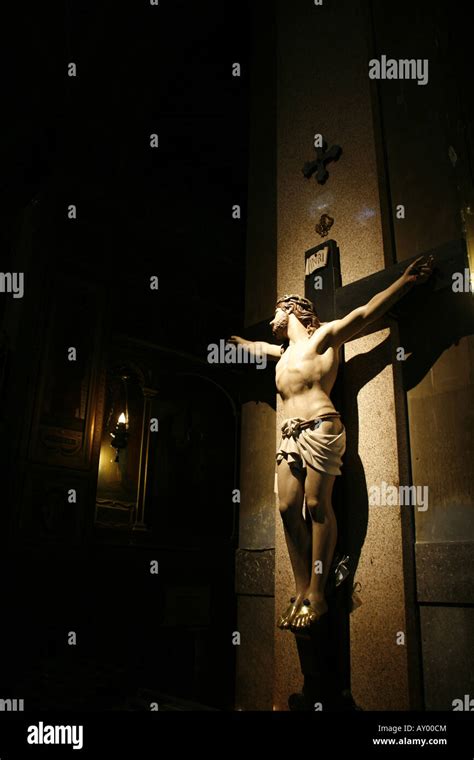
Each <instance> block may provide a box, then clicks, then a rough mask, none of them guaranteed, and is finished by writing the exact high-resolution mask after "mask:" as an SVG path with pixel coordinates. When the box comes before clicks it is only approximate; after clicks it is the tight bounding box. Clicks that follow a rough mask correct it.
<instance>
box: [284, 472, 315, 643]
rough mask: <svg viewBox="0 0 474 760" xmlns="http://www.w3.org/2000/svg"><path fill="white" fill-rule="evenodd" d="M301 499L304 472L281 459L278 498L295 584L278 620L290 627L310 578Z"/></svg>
mask: <svg viewBox="0 0 474 760" xmlns="http://www.w3.org/2000/svg"><path fill="white" fill-rule="evenodd" d="M303 499H304V485H303V474H302V473H300V472H295V471H293V470H292V469H291V468H290V466H289V465H288V463H287V462H286V461H285V460H284V459H283V460H282V461H281V462H280V463H279V465H278V501H279V507H280V514H281V517H282V521H283V529H284V531H285V539H286V545H287V547H288V553H289V555H290V561H291V567H292V569H293V575H294V577H295V586H296V591H295V595H294V596H293V597H291V600H290V606H289V607H288V609H287V610H285V612H284V613H283V614H282V615H281V616H280V618H279V620H278V623H277V625H278V627H279V628H283V629H288V628H290V626H291V623H292V621H293V618H294V617H295V615H296V613H297V612H298V609H299V607H300V605H301V603H302V601H303V599H304V597H305V594H306V591H307V589H308V585H309V582H310V572H311V533H310V532H309V531H308V525H307V523H306V522H305V520H304V517H303V512H302V508H303Z"/></svg>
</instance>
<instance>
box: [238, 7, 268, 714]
mask: <svg viewBox="0 0 474 760" xmlns="http://www.w3.org/2000/svg"><path fill="white" fill-rule="evenodd" d="M271 6H272V3H266V2H259V3H255V6H254V7H253V8H252V21H253V35H254V42H255V44H254V45H253V60H252V65H251V68H250V76H251V80H250V144H249V151H250V156H249V185H248V189H249V195H248V224H247V267H246V273H247V281H246V291H245V328H246V329H247V332H246V333H245V332H244V335H245V336H246V337H252V336H251V334H250V333H249V330H250V328H251V327H253V326H254V325H256V324H258V323H259V322H261V321H262V320H267V319H268V317H269V315H271V314H272V311H273V309H274V306H275V300H276V256H275V249H276V242H275V239H276V221H275V212H276V207H275V183H276V161H275V130H276V112H275V103H276V98H275V88H276V78H275V30H274V15H275V14H274V11H273V10H272V7H271ZM255 371H256V372H257V373H259V370H255ZM265 371H266V372H272V371H273V367H269V368H268V369H267V370H265ZM253 388H254V384H253V383H252V377H249V389H250V391H251V397H252V398H253V399H254V400H249V401H247V402H246V403H244V404H243V406H242V423H241V468H240V490H241V502H240V521H239V526H240V529H239V549H238V551H237V556H236V592H237V603H238V630H239V632H240V634H241V643H240V646H238V647H237V677H236V681H237V683H236V698H235V706H236V709H240V710H271V709H272V706H273V702H272V697H273V666H274V651H273V642H274V566H275V494H274V481H275V448H274V439H275V410H274V406H275V395H273V396H272V398H271V399H270V402H269V401H268V400H267V401H259V399H258V397H257V392H255V395H253V394H252V389H253ZM272 404H273V405H272Z"/></svg>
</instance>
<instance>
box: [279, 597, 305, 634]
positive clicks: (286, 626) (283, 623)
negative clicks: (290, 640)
mask: <svg viewBox="0 0 474 760" xmlns="http://www.w3.org/2000/svg"><path fill="white" fill-rule="evenodd" d="M299 608H300V602H297V601H296V596H292V597H291V599H290V606H289V607H287V609H286V610H285V611H284V612H283V614H282V615H280V617H279V618H278V622H277V626H278V628H281V629H282V631H286V630H290V629H291V624H292V622H293V619H294V617H295V615H296V613H297V612H298V610H299Z"/></svg>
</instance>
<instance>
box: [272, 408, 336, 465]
mask: <svg viewBox="0 0 474 760" xmlns="http://www.w3.org/2000/svg"><path fill="white" fill-rule="evenodd" d="M330 416H331V417H333V416H335V415H330ZM337 416H339V415H337ZM325 418H326V419H327V418H329V415H328V417H326V415H323V416H322V417H317V418H316V419H313V420H305V419H303V418H302V417H292V418H289V419H287V420H285V421H284V422H283V424H282V426H281V432H282V438H281V441H280V445H279V447H278V451H277V454H276V461H277V465H278V464H280V462H281V461H282V459H286V461H287V462H288V464H289V465H290V467H291V466H294V467H296V468H297V469H299V470H305V469H306V467H307V465H309V466H310V467H313V468H314V469H315V470H319V471H320V472H325V473H327V474H328V475H340V474H341V466H342V455H343V454H344V452H345V450H346V429H345V427H344V426H343V428H342V430H341V432H340V433H338V434H337V435H330V434H328V433H322V432H321V431H320V429H319V428H320V426H321V423H322V422H324V419H325Z"/></svg>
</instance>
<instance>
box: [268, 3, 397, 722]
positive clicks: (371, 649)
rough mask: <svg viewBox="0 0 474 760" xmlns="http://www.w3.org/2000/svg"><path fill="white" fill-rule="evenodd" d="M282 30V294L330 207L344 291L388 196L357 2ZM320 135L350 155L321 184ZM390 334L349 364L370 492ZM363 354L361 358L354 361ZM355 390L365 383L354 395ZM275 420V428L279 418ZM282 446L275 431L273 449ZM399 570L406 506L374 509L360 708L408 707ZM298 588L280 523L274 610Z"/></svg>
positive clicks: (278, 656) (379, 460)
mask: <svg viewBox="0 0 474 760" xmlns="http://www.w3.org/2000/svg"><path fill="white" fill-rule="evenodd" d="M277 29H278V40H277V56H278V57H277V60H278V72H277V74H278V76H277V82H278V92H277V103H278V114H277V291H278V293H279V294H280V293H284V292H300V293H303V292H304V252H305V251H306V250H308V249H309V248H311V247H313V246H314V245H317V244H318V243H319V242H321V238H319V236H317V234H316V232H315V230H314V226H315V224H316V223H317V221H318V220H319V217H320V216H321V214H322V213H325V212H327V213H329V214H330V215H331V216H333V217H334V219H335V223H334V226H333V228H332V230H331V237H333V238H334V239H335V240H336V241H337V243H338V246H339V249H340V254H341V274H342V285H343V286H344V285H347V284H348V283H350V282H353V281H355V280H358V279H360V278H362V277H365V276H367V275H370V274H372V273H373V272H375V271H378V270H380V269H382V268H383V267H384V265H385V264H384V249H383V235H382V220H381V205H382V204H383V202H384V200H385V199H381V198H380V196H379V184H378V174H377V166H376V147H375V135H374V125H373V114H372V104H371V94H370V80H369V78H368V59H369V57H370V56H369V55H368V51H367V47H366V39H367V34H368V33H367V28H366V19H365V15H364V11H363V5H362V3H360V4H359V3H358V2H355V3H354V2H353V0H342V1H341V2H338V3H337V4H333V3H324V4H323V5H321V6H316V5H314V4H313V3H311V2H306V0H295V2H293V3H291V4H290V3H287V2H283V0H279V1H278V3H277ZM316 133H322V134H323V136H324V137H325V138H327V140H328V142H329V143H330V144H334V143H336V144H338V145H341V146H342V149H343V155H342V157H341V158H340V160H339V161H338V162H337V163H332V164H329V166H328V170H329V180H328V181H327V183H326V184H325V185H319V184H318V183H317V182H316V180H315V179H314V177H313V178H312V179H309V180H307V179H305V178H304V177H303V174H302V167H303V164H304V163H305V162H306V161H309V160H311V159H312V158H313V157H314V150H313V141H314V135H315V134H316ZM387 334H388V331H381V332H379V333H376V334H373V335H370V336H368V337H363V338H359V339H358V340H354V341H352V342H351V343H350V344H348V345H347V347H346V359H347V360H350V361H349V366H348V372H347V376H346V380H345V383H346V389H345V396H346V397H347V398H346V404H345V405H346V406H347V407H348V411H347V414H346V415H345V419H344V422H345V424H346V428H347V435H348V439H351V440H352V446H354V445H355V447H356V452H357V442H358V453H359V456H360V458H361V461H362V465H363V467H364V471H365V479H366V482H367V486H370V484H371V483H373V482H377V481H378V482H379V483H380V481H381V480H385V481H387V482H392V483H396V482H397V473H398V458H397V438H396V420H395V413H394V381H393V370H392V367H391V366H386V367H385V369H382V370H381V371H380V373H379V374H377V375H376V376H375V377H374V378H373V380H371V381H369V382H365V380H364V375H363V373H364V360H363V356H362V355H363V354H364V353H365V352H368V351H370V350H371V349H373V348H374V347H376V346H377V344H380V343H381V342H382V341H383V340H384V339H385V337H386V336H387ZM357 357H361V361H353V362H352V360H353V359H355V358H357ZM348 384H352V385H351V387H352V388H355V387H358V386H359V385H360V386H361V389H360V392H359V394H358V396H357V397H356V398H355V399H354V398H353V396H351V390H350V387H349V388H348ZM351 401H354V404H351V403H350V402H351ZM277 417H278V420H277V422H280V418H281V415H280V414H277ZM268 434H269V433H268ZM278 439H279V426H278V425H277V426H276V430H274V439H273V444H274V445H276V443H277V442H278ZM346 460H348V461H346V470H345V478H346V479H347V480H346V483H348V484H349V487H346V489H345V492H346V502H347V503H346V504H345V508H346V509H347V510H350V509H351V497H350V493H351V492H350V478H351V472H350V452H349V457H346ZM253 466H255V467H257V466H259V465H257V463H254V464H253ZM347 494H349V496H347ZM402 567H403V558H402V545H401V520H400V514H399V511H397V508H395V507H393V508H391V509H390V510H387V509H386V508H383V507H380V508H378V510H377V509H374V510H373V509H372V508H371V510H370V514H369V520H368V531H367V536H366V539H365V543H364V546H363V549H362V556H361V560H360V564H359V569H358V572H357V576H356V580H358V581H360V582H361V585H362V593H361V596H362V600H363V604H362V606H361V607H359V608H358V609H357V610H356V611H355V612H354V613H353V614H352V615H351V668H352V692H353V695H354V698H355V700H356V701H357V702H358V703H359V704H360V705H361V706H362V707H363V708H365V709H379V710H386V709H407V708H408V683H407V660H406V653H405V649H404V647H403V646H397V645H396V633H397V631H405V596H404V584H403V572H402ZM292 591H293V581H292V575H291V569H290V563H289V559H288V555H287V550H286V545H285V540H284V535H283V530H282V527H281V524H280V520H279V518H278V519H277V521H276V573H275V615H277V614H279V612H280V610H281V608H282V607H283V606H284V605H285V604H287V600H288V598H289V596H291V593H292ZM274 624H275V623H274ZM274 636H275V684H274V699H273V701H274V706H275V709H278V710H286V709H288V707H287V699H288V696H289V694H290V693H292V692H294V691H301V687H302V676H301V672H300V666H299V660H298V656H297V650H296V644H295V640H294V637H293V636H292V635H291V634H289V633H288V632H281V631H279V630H278V629H276V628H274ZM387 684H390V688H387Z"/></svg>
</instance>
